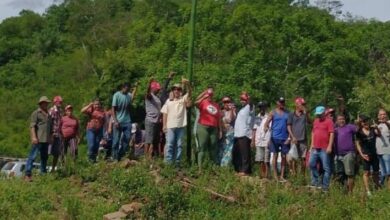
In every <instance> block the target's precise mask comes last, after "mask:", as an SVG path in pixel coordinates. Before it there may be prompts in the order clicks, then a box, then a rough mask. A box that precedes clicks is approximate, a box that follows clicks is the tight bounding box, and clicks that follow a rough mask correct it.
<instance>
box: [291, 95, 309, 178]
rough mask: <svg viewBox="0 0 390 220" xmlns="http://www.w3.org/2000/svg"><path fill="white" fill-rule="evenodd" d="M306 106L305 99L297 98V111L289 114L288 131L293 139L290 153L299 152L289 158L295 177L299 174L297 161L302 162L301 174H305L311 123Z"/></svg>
mask: <svg viewBox="0 0 390 220" xmlns="http://www.w3.org/2000/svg"><path fill="white" fill-rule="evenodd" d="M305 105H306V103H305V100H304V99H303V98H301V97H298V98H296V99H295V111H294V112H291V113H290V114H289V116H288V120H287V129H288V133H289V134H290V138H291V149H290V152H291V151H293V150H294V151H295V152H297V154H296V155H290V156H289V158H288V159H289V162H290V166H291V167H290V169H291V171H292V174H293V175H295V174H297V167H298V166H297V160H300V162H301V173H302V174H305V157H306V151H307V137H306V129H307V128H306V125H307V124H308V123H310V119H309V115H308V114H307V113H306V107H305ZM294 157H295V158H294Z"/></svg>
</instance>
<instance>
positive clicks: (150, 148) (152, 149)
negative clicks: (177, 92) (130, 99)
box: [144, 72, 174, 159]
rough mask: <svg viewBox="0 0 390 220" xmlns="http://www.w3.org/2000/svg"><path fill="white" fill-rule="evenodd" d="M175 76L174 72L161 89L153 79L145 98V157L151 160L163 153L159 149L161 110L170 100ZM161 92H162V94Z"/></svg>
mask: <svg viewBox="0 0 390 220" xmlns="http://www.w3.org/2000/svg"><path fill="white" fill-rule="evenodd" d="M173 76H174V72H170V73H169V76H168V78H167V80H166V81H165V83H164V88H161V85H160V83H158V82H157V81H156V80H154V79H153V78H151V79H150V82H149V86H148V90H147V92H146V96H145V111H146V116H145V145H144V146H145V149H144V152H145V155H146V157H147V158H148V159H151V158H152V156H153V154H155V155H158V154H161V153H162V150H161V149H158V147H159V142H160V132H161V129H162V117H161V108H162V106H163V105H164V103H165V101H166V100H167V98H168V95H167V91H168V85H169V82H170V81H171V79H172V77H173ZM160 91H161V92H160Z"/></svg>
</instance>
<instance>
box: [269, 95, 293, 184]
mask: <svg viewBox="0 0 390 220" xmlns="http://www.w3.org/2000/svg"><path fill="white" fill-rule="evenodd" d="M276 105H277V107H276V109H275V110H273V111H272V112H271V113H270V114H269V117H268V119H267V122H266V123H265V127H264V132H267V131H268V130H269V123H270V122H272V125H271V143H270V145H269V149H270V152H271V153H273V156H272V170H273V176H274V179H275V180H279V181H280V182H285V181H286V180H285V179H284V174H285V170H286V155H287V153H288V152H289V150H290V145H289V143H290V138H289V134H288V131H287V119H288V115H289V113H288V111H287V110H286V109H285V99H284V98H283V97H280V98H279V99H278V101H277V102H276ZM279 152H280V153H281V155H282V164H281V169H280V177H279V178H278V168H277V160H278V154H279Z"/></svg>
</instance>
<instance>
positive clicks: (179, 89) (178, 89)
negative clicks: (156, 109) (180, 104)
mask: <svg viewBox="0 0 390 220" xmlns="http://www.w3.org/2000/svg"><path fill="white" fill-rule="evenodd" d="M172 90H173V91H175V90H177V91H182V90H183V89H181V88H173V89H172Z"/></svg>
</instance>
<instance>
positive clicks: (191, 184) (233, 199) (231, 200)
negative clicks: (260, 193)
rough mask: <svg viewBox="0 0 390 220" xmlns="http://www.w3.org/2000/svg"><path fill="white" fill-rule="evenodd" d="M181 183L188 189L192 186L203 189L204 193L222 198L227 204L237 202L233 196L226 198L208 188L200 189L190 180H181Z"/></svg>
mask: <svg viewBox="0 0 390 220" xmlns="http://www.w3.org/2000/svg"><path fill="white" fill-rule="evenodd" d="M179 182H180V183H181V184H183V185H184V186H186V187H188V186H190V187H193V188H200V189H202V190H204V191H206V192H208V193H210V194H211V195H213V196H215V197H217V198H221V199H223V200H225V201H227V202H236V198H234V197H233V196H225V195H222V194H220V193H217V192H215V191H213V190H211V189H208V188H206V187H199V186H197V185H195V184H193V183H192V182H191V181H190V180H189V179H187V178H184V179H183V180H180V181H179Z"/></svg>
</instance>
